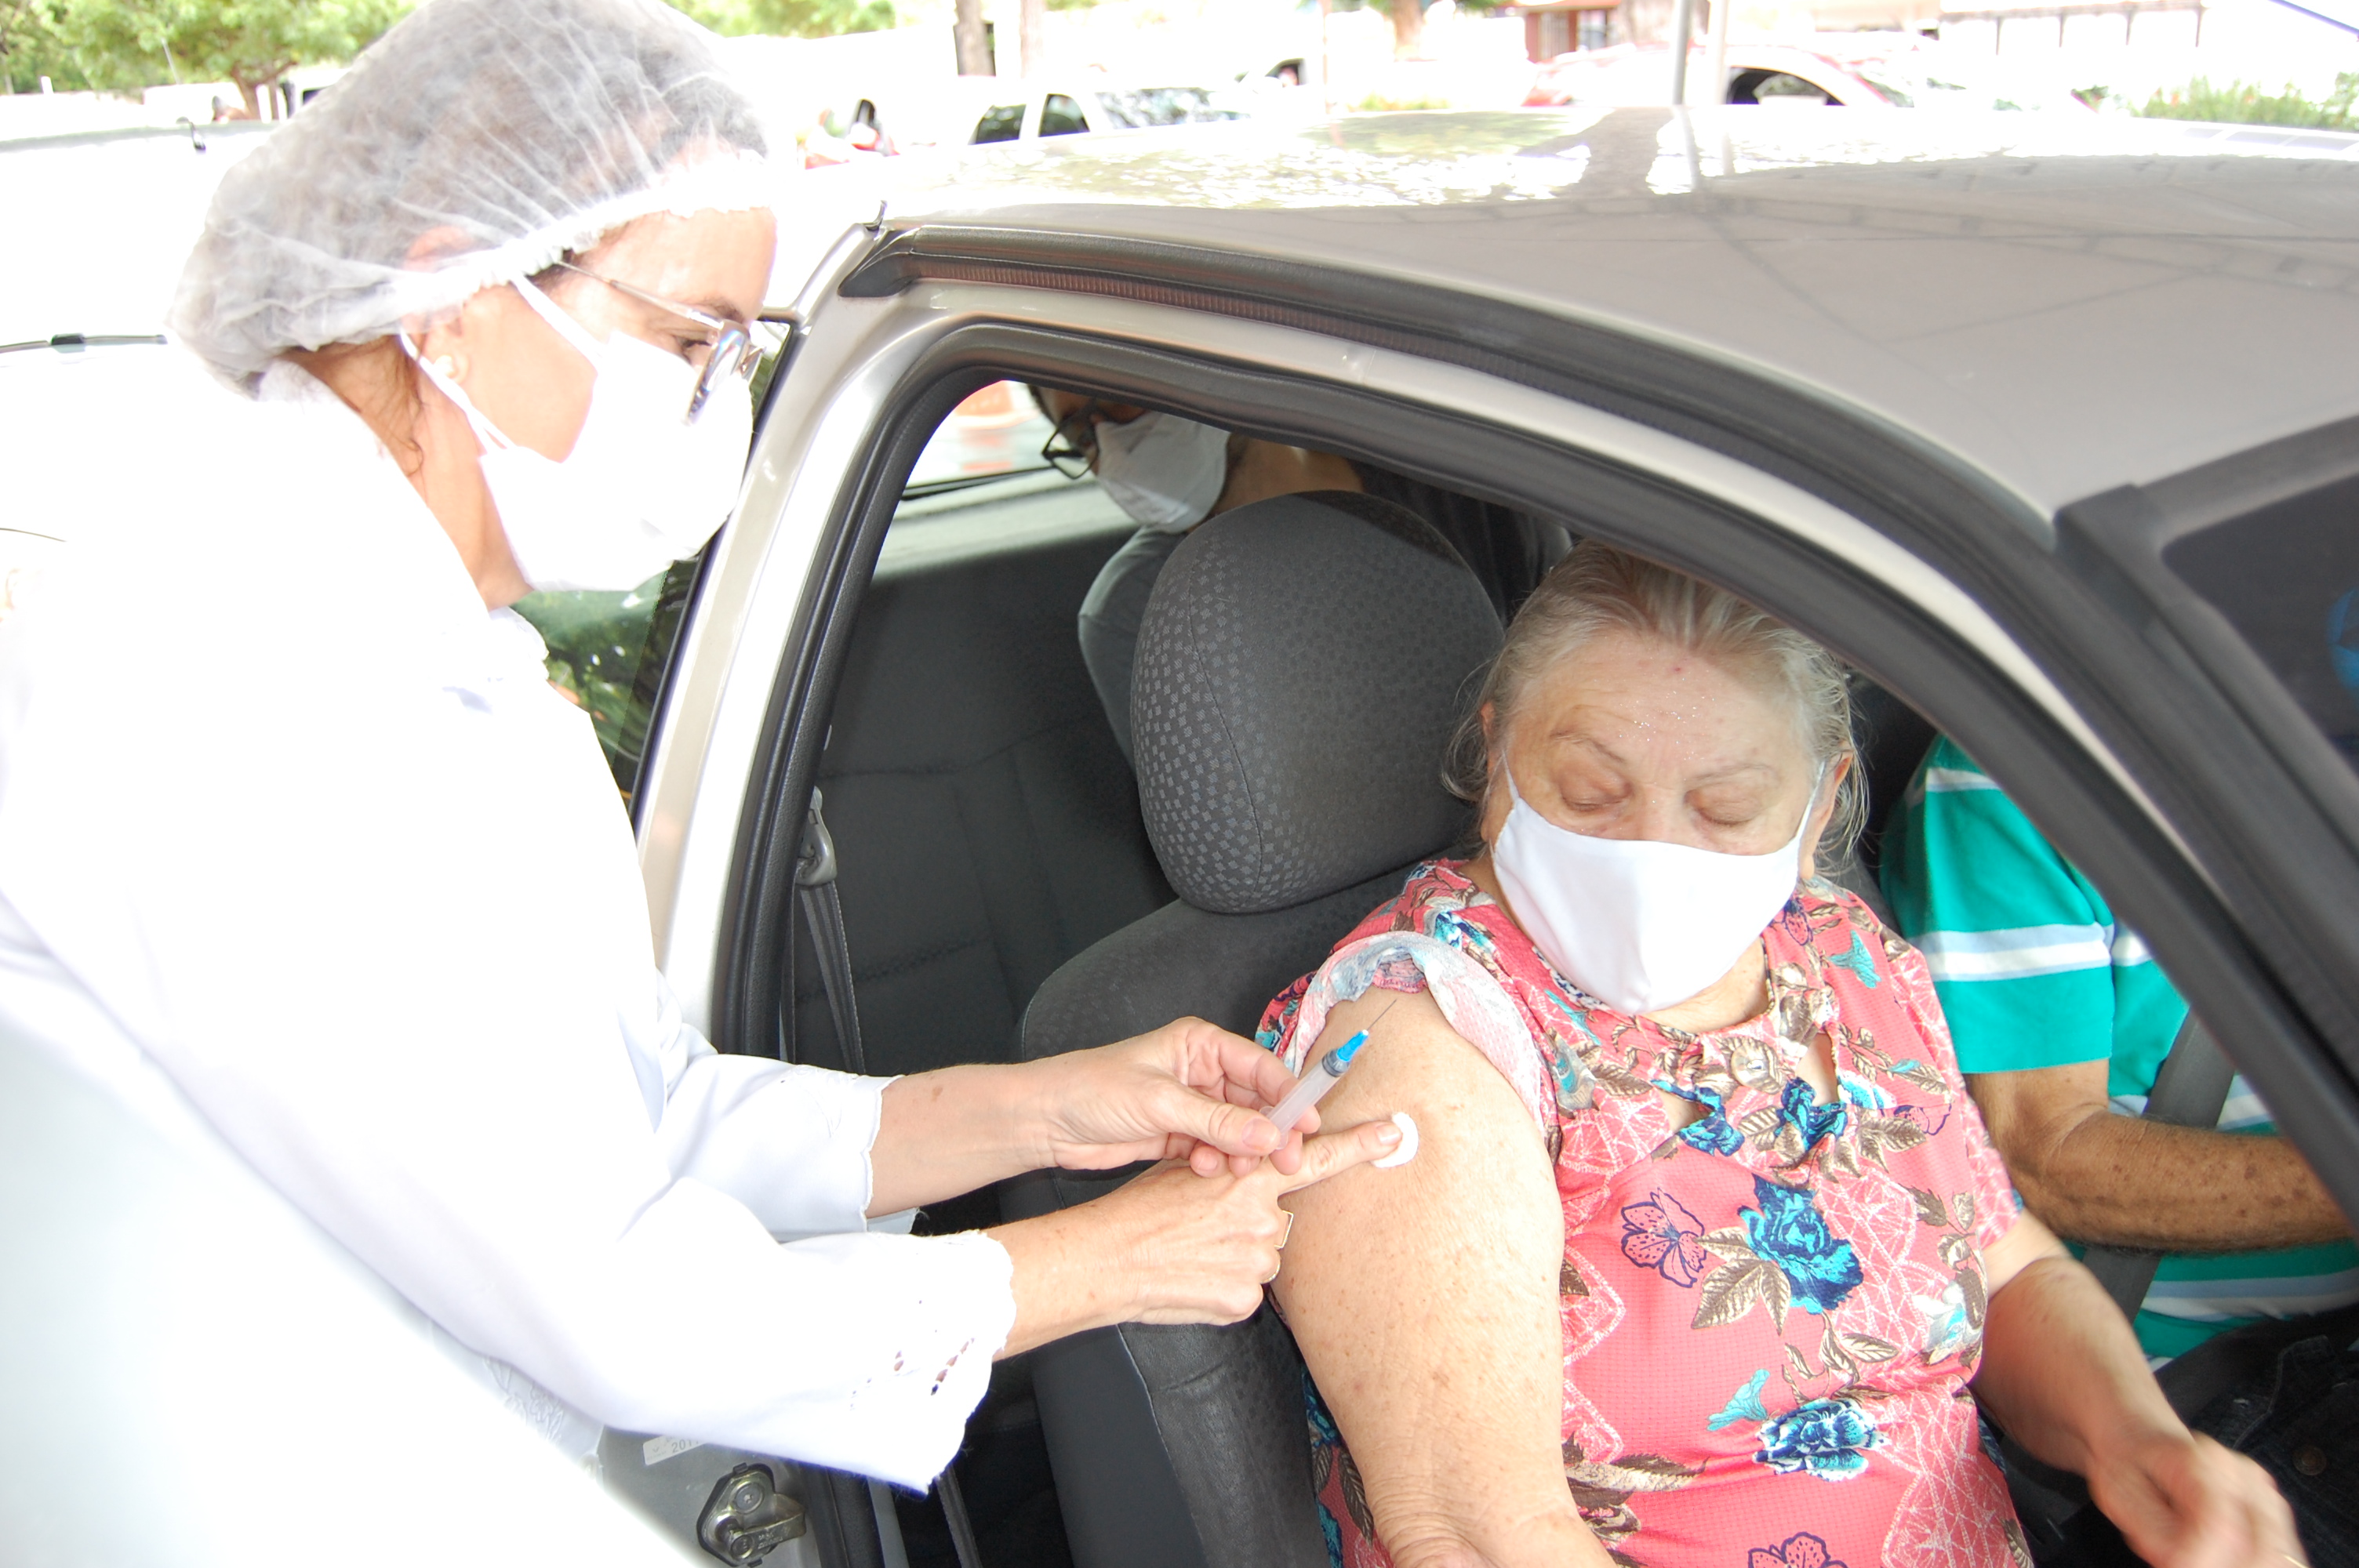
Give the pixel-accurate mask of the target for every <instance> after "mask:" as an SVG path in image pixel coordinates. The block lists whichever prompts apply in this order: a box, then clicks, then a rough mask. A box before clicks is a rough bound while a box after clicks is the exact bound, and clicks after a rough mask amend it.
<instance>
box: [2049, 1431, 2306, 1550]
mask: <svg viewBox="0 0 2359 1568" xmlns="http://www.w3.org/2000/svg"><path fill="white" fill-rule="evenodd" d="M2088 1479H2089V1496H2090V1497H2091V1498H2093V1499H2094V1500H2095V1502H2096V1504H2097V1506H2098V1507H2099V1508H2100V1509H2104V1514H2105V1517H2106V1518H2107V1519H2111V1520H2113V1521H2114V1524H2115V1525H2116V1526H2118V1527H2119V1528H2120V1530H2121V1532H2122V1538H2123V1539H2124V1540H2125V1541H2128V1542H2129V1544H2130V1549H2131V1550H2132V1551H2134V1552H2136V1553H2137V1554H2138V1556H2139V1557H2140V1558H2141V1559H2142V1560H2144V1561H2145V1562H2147V1563H2154V1564H2156V1565H2157V1568H2251V1565H2258V1568H2286V1565H2287V1564H2288V1563H2293V1564H2297V1565H2299V1564H2301V1563H2308V1562H2309V1561H2310V1559H2309V1558H2308V1557H2306V1556H2304V1555H2303V1553H2302V1549H2301V1539H2300V1537H2299V1536H2298V1535H2296V1534H2295V1533H2294V1525H2293V1510H2292V1509H2288V1507H2286V1501H2285V1499H2284V1498H2282V1497H2279V1496H2278V1495H2277V1483H2276V1482H2274V1481H2272V1480H2270V1479H2269V1474H2268V1472H2267V1471H2266V1470H2264V1469H2262V1468H2261V1467H2260V1466H2259V1465H2256V1464H2254V1463H2253V1462H2252V1461H2251V1460H2250V1459H2247V1458H2245V1456H2244V1455H2243V1454H2237V1453H2234V1452H2233V1451H2231V1450H2229V1449H2226V1448H2223V1447H2222V1446H2221V1445H2220V1444H2217V1443H2214V1442H2213V1441H2212V1439H2210V1438H2208V1437H2204V1436H2201V1435H2200V1434H2196V1433H2189V1432H2187V1431H2185V1430H2184V1429H2181V1430H2180V1431H2178V1432H2175V1433H2154V1434H2152V1435H2150V1436H2147V1437H2145V1438H2142V1439H2133V1440H2125V1442H2124V1443H2123V1444H2121V1446H2120V1448H2119V1449H2118V1451H2116V1452H2113V1453H2108V1454H2103V1455H2101V1456H2100V1458H2099V1459H2098V1461H2097V1462H2096V1463H2094V1464H2093V1465H2090V1467H2089V1476H2088Z"/></svg>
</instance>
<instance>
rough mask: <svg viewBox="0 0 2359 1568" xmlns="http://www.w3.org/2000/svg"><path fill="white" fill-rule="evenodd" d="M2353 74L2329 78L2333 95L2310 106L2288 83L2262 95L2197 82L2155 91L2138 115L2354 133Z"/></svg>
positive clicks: (2358, 122) (2358, 115)
mask: <svg viewBox="0 0 2359 1568" xmlns="http://www.w3.org/2000/svg"><path fill="white" fill-rule="evenodd" d="M2354 105H2359V71H2349V70H2346V71H2344V72H2343V73H2342V74H2341V75H2339V76H2337V77H2336V78H2335V79H2334V91H2333V92H2329V93H2328V94H2327V95H2326V96H2325V97H2324V98H2323V99H2321V100H2318V101H2316V102H2313V101H2311V100H2310V99H2308V98H2305V97H2303V96H2302V95H2301V94H2300V93H2299V92H2297V91H2295V89H2294V87H2293V85H2292V84H2291V83H2288V84H2287V86H2286V90H2285V91H2284V92H2262V91H2261V89H2260V88H2259V87H2258V86H2256V85H2254V84H2252V83H2249V82H2243V81H2232V82H2230V83H2228V85H2226V86H2225V87H2214V86H2212V83H2211V82H2210V81H2206V80H2205V79H2204V78H2202V77H2200V76H2199V77H2197V78H2196V79H2195V80H2194V81H2190V82H2189V83H2188V84H2187V85H2186V86H2185V87H2183V88H2181V89H2180V90H2179V91H2178V92H2170V93H2162V92H2157V93H2156V94H2155V95H2154V96H2153V97H2152V98H2150V99H2148V100H2147V104H2146V107H2145V108H2143V109H2140V110H2139V111H2138V113H2139V114H2147V115H2151V116H2154V117H2156V118H2158V119H2166V120H2209V121H2212V122H2214V123H2218V124H2238V125H2311V126H2317V127H2320V128H2321V129H2324V130H2330V131H2349V130H2359V111H2354Z"/></svg>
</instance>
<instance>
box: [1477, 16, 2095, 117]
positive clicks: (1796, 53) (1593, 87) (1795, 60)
mask: <svg viewBox="0 0 2359 1568" xmlns="http://www.w3.org/2000/svg"><path fill="white" fill-rule="evenodd" d="M1708 57H1709V51H1708V50H1707V49H1706V48H1705V46H1704V45H1702V44H1701V43H1699V44H1697V45H1695V46H1694V47H1693V48H1692V49H1690V51H1689V54H1688V78H1687V92H1686V94H1685V98H1686V101H1687V102H1688V103H1711V102H1712V93H1711V84H1710V83H1709V82H1708V81H1706V80H1705V77H1706V72H1707V70H1709V58H1708ZM1727 69H1728V80H1727V89H1728V92H1727V97H1726V99H1725V100H1724V101H1725V102H1726V103H1742V104H1760V105H1762V106H1763V107H1774V108H1809V109H1818V108H1851V109H1951V110H1977V111H1979V110H1992V109H1999V110H2017V109H2054V110H2067V111H2081V112H2086V109H2087V106H2086V105H2085V104H2083V103H2081V102H2080V100H2078V99H2076V98H2074V97H2072V96H2071V94H2070V93H2069V92H2058V91H2056V90H2054V89H2052V88H2049V87H2046V86H2044V85H2041V84H2039V83H2037V82H2033V81H2027V80H2024V79H2022V78H2021V77H2020V76H2019V75H2018V74H2017V73H2012V72H2009V71H2007V70H2005V69H2004V66H2003V63H2002V62H1997V61H1992V60H1985V59H1980V58H1969V57H1962V56H1960V55H1958V54H1956V53H1954V52H1952V51H1945V50H1944V49H1942V48H1941V46H1940V44H1938V43H1935V42H1933V41H1931V40H1930V39H1926V38H1919V37H1918V36H1917V35H1915V34H1913V33H1816V34H1810V35H1808V36H1806V37H1803V38H1794V39H1785V40H1777V41H1762V40H1749V41H1745V42H1737V41H1735V40H1731V41H1730V43H1729V45H1728V58H1727ZM1670 75H1671V49H1670V46H1669V44H1616V45H1614V46H1613V47H1612V48H1610V49H1583V50H1579V51H1576V52H1574V53H1572V54H1565V55H1559V56H1558V57H1557V58H1556V59H1552V60H1549V61H1548V62H1547V63H1546V64H1544V65H1542V66H1541V67H1540V69H1539V70H1538V74H1537V75H1536V76H1535V77H1534V78H1533V81H1532V90H1531V92H1530V94H1529V96H1527V98H1526V99H1525V100H1524V102H1525V103H1526V104H1527V106H1532V107H1538V106H1540V105H1559V104H1572V103H1580V104H1589V105H1593V106H1597V107H1603V108H1632V107H1638V106H1642V105H1651V104H1663V103H1669V102H1670Z"/></svg>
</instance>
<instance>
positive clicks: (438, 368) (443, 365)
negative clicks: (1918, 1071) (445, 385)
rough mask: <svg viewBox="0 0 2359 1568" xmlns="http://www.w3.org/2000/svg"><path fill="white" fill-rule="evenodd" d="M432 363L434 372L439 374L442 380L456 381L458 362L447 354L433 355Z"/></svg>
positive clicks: (457, 377)
mask: <svg viewBox="0 0 2359 1568" xmlns="http://www.w3.org/2000/svg"><path fill="white" fill-rule="evenodd" d="M433 364H434V371H435V373H436V374H438V375H440V377H441V378H442V379H443V380H445V381H456V380H458V379H459V362H458V361H457V360H455V359H452V358H451V356H450V355H449V354H437V355H435V356H434V361H433Z"/></svg>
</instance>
